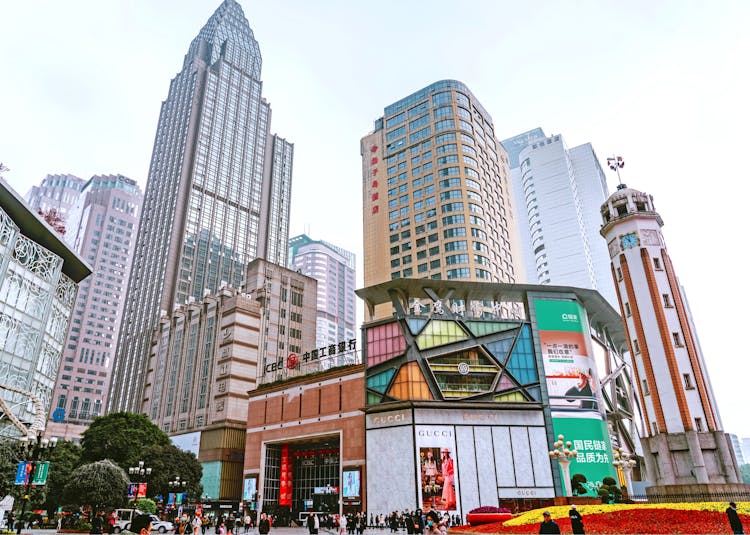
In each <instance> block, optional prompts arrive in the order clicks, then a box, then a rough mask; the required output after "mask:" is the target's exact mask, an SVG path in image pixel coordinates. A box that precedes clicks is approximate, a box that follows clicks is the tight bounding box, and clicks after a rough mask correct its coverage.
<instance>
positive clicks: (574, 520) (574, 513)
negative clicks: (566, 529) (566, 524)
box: [568, 504, 586, 534]
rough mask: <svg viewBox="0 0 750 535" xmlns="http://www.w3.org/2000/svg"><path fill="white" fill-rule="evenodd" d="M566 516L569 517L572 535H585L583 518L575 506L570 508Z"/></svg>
mask: <svg viewBox="0 0 750 535" xmlns="http://www.w3.org/2000/svg"><path fill="white" fill-rule="evenodd" d="M568 516H569V517H570V527H571V528H573V533H579V534H585V533H586V532H585V531H584V530H583V517H582V516H581V513H580V512H579V511H578V509H577V508H576V505H575V504H572V505H571V506H570V511H568Z"/></svg>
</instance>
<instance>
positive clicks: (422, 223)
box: [361, 80, 521, 286]
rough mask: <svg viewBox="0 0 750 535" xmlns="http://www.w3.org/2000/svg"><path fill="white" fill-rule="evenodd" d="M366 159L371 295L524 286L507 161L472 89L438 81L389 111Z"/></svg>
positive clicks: (367, 143) (365, 144)
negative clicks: (445, 285)
mask: <svg viewBox="0 0 750 535" xmlns="http://www.w3.org/2000/svg"><path fill="white" fill-rule="evenodd" d="M361 154H362V178H363V197H364V198H363V204H364V266H365V273H364V283H365V286H372V285H374V284H378V283H381V282H385V281H389V280H392V279H398V278H426V277H429V278H433V279H444V280H445V279H463V280H476V281H487V282H521V281H519V280H518V277H519V273H520V271H519V270H517V268H516V264H515V262H517V261H518V260H517V259H518V237H517V231H516V228H515V223H514V215H513V210H512V193H511V185H510V179H509V170H508V159H507V154H506V152H505V149H503V147H502V145H501V144H500V142H499V141H498V140H497V139H496V138H495V127H494V126H493V122H492V117H490V115H489V113H487V111H486V110H485V109H484V108H483V107H482V105H481V104H480V103H479V101H478V100H477V98H476V97H475V96H474V95H473V94H472V92H471V91H470V90H469V88H468V87H466V86H465V85H464V84H463V83H461V82H458V81H455V80H441V81H439V82H435V83H433V84H431V85H429V86H427V87H425V88H424V89H420V90H419V91H417V92H415V93H412V94H411V95H409V96H407V97H405V98H403V99H401V100H399V101H397V102H394V103H393V104H391V105H389V106H386V107H385V109H384V111H383V116H382V117H381V118H379V119H377V120H376V121H375V130H374V131H373V132H372V133H370V134H368V135H367V136H365V137H364V138H363V139H362V141H361Z"/></svg>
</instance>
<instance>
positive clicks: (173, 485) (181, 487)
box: [168, 476, 188, 501]
mask: <svg viewBox="0 0 750 535" xmlns="http://www.w3.org/2000/svg"><path fill="white" fill-rule="evenodd" d="M168 485H169V488H170V489H174V492H175V501H176V499H177V496H176V494H177V493H184V492H186V491H187V486H188V482H187V481H185V480H184V479H180V476H175V478H174V480H173V481H170V482H169V483H168Z"/></svg>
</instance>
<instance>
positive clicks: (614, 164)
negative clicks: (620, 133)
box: [607, 155, 627, 189]
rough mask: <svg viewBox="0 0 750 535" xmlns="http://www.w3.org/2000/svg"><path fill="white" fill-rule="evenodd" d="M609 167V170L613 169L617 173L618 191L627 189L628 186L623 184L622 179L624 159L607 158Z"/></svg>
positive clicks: (617, 157) (616, 157)
mask: <svg viewBox="0 0 750 535" xmlns="http://www.w3.org/2000/svg"><path fill="white" fill-rule="evenodd" d="M607 165H609V168H610V169H612V171H615V172H616V173H617V182H619V184H617V189H625V188H627V186H626V185H625V184H623V183H622V178H621V177H620V169H622V168H623V167H625V160H623V159H622V156H614V155H613V156H612V157H611V158H607Z"/></svg>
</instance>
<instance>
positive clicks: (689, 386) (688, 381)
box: [682, 373, 695, 390]
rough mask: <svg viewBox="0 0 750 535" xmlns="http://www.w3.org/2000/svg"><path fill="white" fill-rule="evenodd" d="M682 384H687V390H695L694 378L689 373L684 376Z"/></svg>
mask: <svg viewBox="0 0 750 535" xmlns="http://www.w3.org/2000/svg"><path fill="white" fill-rule="evenodd" d="M682 382H683V383H685V390H693V389H694V388H695V387H694V386H693V378H692V377H690V374H689V373H683V374H682Z"/></svg>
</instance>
